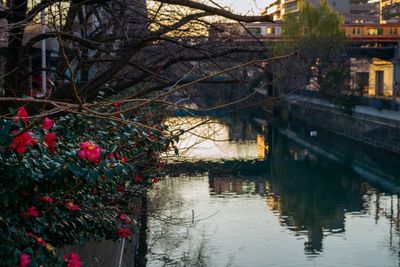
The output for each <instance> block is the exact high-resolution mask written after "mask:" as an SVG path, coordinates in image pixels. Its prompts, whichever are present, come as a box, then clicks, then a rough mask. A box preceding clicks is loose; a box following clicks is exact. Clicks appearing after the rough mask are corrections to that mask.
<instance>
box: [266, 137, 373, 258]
mask: <svg viewBox="0 0 400 267" xmlns="http://www.w3.org/2000/svg"><path fill="white" fill-rule="evenodd" d="M267 189H268V191H269V194H268V197H267V204H268V206H269V207H270V208H271V209H273V210H275V211H277V212H278V214H279V216H280V219H281V222H282V224H284V225H286V226H288V228H289V229H292V230H294V231H296V232H300V231H306V235H307V241H306V242H305V251H306V253H307V254H308V253H310V254H315V253H318V252H319V251H322V248H323V244H322V241H323V237H324V233H325V234H326V233H327V232H330V233H336V232H343V231H345V213H346V212H352V211H361V212H363V211H364V206H363V204H364V200H363V195H364V193H365V192H366V188H365V184H363V183H362V181H361V179H360V178H359V177H357V176H356V175H355V174H353V173H352V172H351V170H350V169H348V168H345V167H343V166H341V165H339V164H334V163H333V162H329V164H328V163H327V162H326V161H325V159H320V158H318V157H316V156H315V155H313V154H312V153H311V152H310V151H308V150H306V149H302V148H300V147H298V146H296V145H295V144H293V143H289V142H288V141H287V140H286V139H284V138H279V139H277V140H276V142H275V143H274V144H273V148H272V152H271V155H270V172H269V181H268V183H267Z"/></svg>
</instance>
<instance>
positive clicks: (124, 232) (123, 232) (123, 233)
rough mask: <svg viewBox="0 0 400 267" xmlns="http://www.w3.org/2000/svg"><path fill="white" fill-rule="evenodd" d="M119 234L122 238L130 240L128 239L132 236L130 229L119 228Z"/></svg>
mask: <svg viewBox="0 0 400 267" xmlns="http://www.w3.org/2000/svg"><path fill="white" fill-rule="evenodd" d="M117 234H118V236H119V237H121V238H128V237H130V236H132V232H131V230H130V229H128V228H118V230H117Z"/></svg>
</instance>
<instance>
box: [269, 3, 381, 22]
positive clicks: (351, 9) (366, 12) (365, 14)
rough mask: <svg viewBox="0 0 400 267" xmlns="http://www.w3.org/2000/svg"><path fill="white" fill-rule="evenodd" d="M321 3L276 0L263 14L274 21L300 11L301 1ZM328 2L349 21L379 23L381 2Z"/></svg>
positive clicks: (316, 4)
mask: <svg viewBox="0 0 400 267" xmlns="http://www.w3.org/2000/svg"><path fill="white" fill-rule="evenodd" d="M303 1H304V2H308V3H310V4H312V5H315V6H318V5H320V2H321V0H275V1H274V2H272V3H271V4H270V5H268V6H267V7H266V8H265V10H264V12H263V14H265V15H270V16H272V17H273V20H274V21H282V20H284V19H285V16H286V15H288V14H293V13H298V12H299V11H300V3H301V2H303ZM326 1H327V3H328V4H329V5H330V6H331V7H332V8H333V9H334V10H335V11H337V12H338V13H339V14H340V15H342V16H343V17H344V19H345V22H348V23H377V22H379V19H380V3H379V1H378V2H371V1H370V0H326Z"/></svg>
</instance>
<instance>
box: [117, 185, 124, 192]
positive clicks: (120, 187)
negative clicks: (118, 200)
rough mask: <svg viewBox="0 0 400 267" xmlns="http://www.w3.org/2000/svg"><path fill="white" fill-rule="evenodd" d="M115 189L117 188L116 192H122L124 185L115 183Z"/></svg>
mask: <svg viewBox="0 0 400 267" xmlns="http://www.w3.org/2000/svg"><path fill="white" fill-rule="evenodd" d="M116 189H117V192H120V193H122V192H124V191H125V185H123V184H119V185H117V187H116Z"/></svg>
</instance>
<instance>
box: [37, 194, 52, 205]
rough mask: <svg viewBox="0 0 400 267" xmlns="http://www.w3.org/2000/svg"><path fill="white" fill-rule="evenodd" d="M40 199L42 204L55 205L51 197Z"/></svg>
mask: <svg viewBox="0 0 400 267" xmlns="http://www.w3.org/2000/svg"><path fill="white" fill-rule="evenodd" d="M38 199H39V200H40V201H42V202H45V203H49V204H52V203H54V199H53V198H52V197H49V196H43V197H39V198H38Z"/></svg>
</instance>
